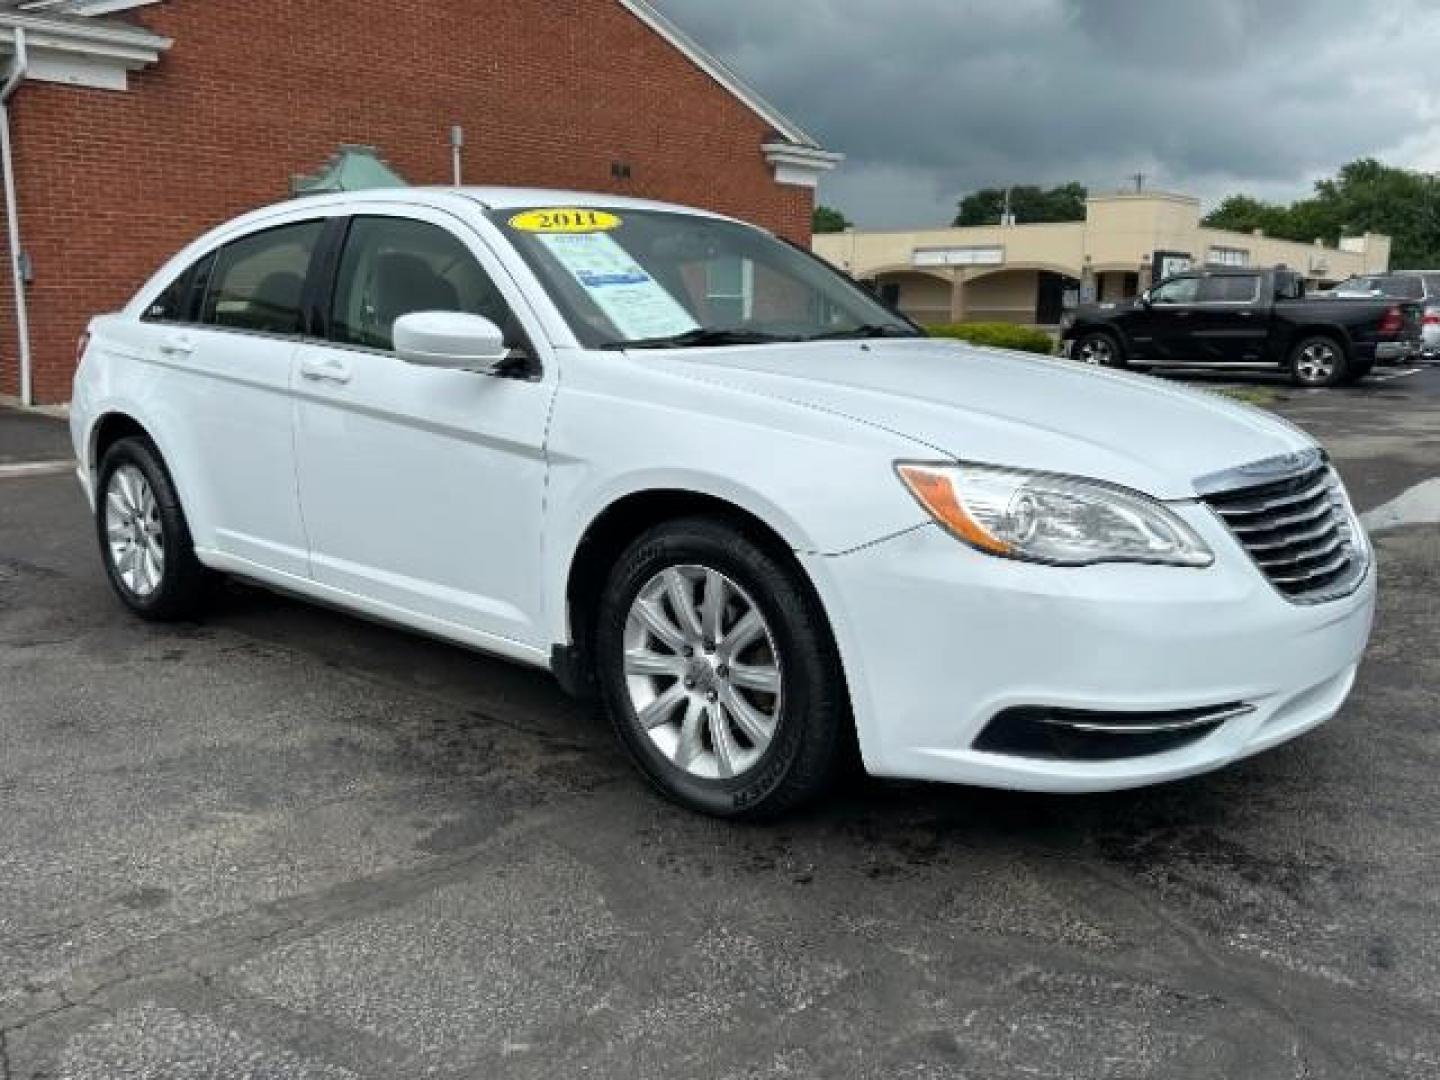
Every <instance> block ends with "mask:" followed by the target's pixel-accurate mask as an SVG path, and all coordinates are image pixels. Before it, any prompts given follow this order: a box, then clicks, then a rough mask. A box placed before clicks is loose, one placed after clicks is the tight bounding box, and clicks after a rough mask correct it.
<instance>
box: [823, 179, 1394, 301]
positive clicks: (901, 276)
mask: <svg viewBox="0 0 1440 1080" xmlns="http://www.w3.org/2000/svg"><path fill="white" fill-rule="evenodd" d="M813 244H814V249H815V252H816V254H818V255H820V256H821V257H822V258H825V259H827V260H828V261H830V262H831V263H833V264H835V265H836V266H838V267H840V268H841V269H842V270H844V271H845V272H846V273H848V274H850V275H851V276H852V277H854V278H856V279H858V280H861V281H866V282H870V283H872V284H873V285H874V287H875V288H876V289H877V291H879V292H880V293H881V295H883V296H885V297H886V299H888V300H890V301H891V302H892V303H894V304H897V305H898V306H899V307H900V309H901V310H902V311H904V312H905V313H906V314H908V315H909V316H910V317H911V318H913V319H915V320H916V321H917V322H922V323H940V322H962V321H972V322H973V321H994V322H1012V323H1025V324H1029V325H1037V326H1052V325H1054V324H1055V323H1057V322H1059V320H1060V316H1061V313H1062V311H1063V310H1064V307H1065V306H1066V305H1067V304H1071V303H1074V302H1076V301H1077V300H1079V301H1090V300H1101V301H1104V300H1118V299H1122V298H1125V297H1130V296H1134V295H1135V294H1136V293H1137V292H1139V291H1140V290H1142V289H1145V288H1148V287H1149V286H1150V285H1151V284H1153V283H1154V282H1155V281H1157V280H1159V279H1160V278H1161V277H1165V276H1168V275H1169V274H1172V273H1176V272H1178V271H1180V270H1183V269H1185V268H1187V267H1189V266H1192V265H1225V266H1266V267H1270V266H1279V265H1284V266H1288V267H1290V268H1291V269H1293V270H1299V271H1301V272H1302V273H1303V274H1304V275H1305V277H1306V280H1307V282H1308V283H1309V285H1310V286H1311V287H1312V288H1316V287H1322V286H1325V285H1330V284H1334V283H1335V282H1337V281H1341V280H1343V279H1344V278H1347V277H1350V276H1351V275H1352V274H1362V273H1373V272H1375V271H1380V270H1386V269H1388V268H1389V265H1390V238H1389V237H1388V236H1380V235H1378V234H1373V233H1367V234H1365V235H1364V236H1358V237H1346V238H1344V239H1342V240H1341V241H1340V246H1339V247H1338V248H1334V247H1327V246H1325V245H1324V244H1321V243H1320V242H1318V241H1317V242H1316V243H1314V244H1297V243H1294V242H1292V241H1289V240H1276V239H1273V238H1271V237H1268V236H1265V235H1263V234H1261V233H1258V232H1257V233H1254V234H1251V233H1237V232H1226V231H1224V230H1221V229H1206V228H1203V227H1201V225H1200V200H1199V199H1195V198H1191V197H1190V196H1188V195H1173V194H1169V193H1167V192H1160V191H1146V192H1136V193H1128V194H1117V195H1096V196H1093V197H1091V198H1090V199H1088V200H1087V201H1086V203H1085V220H1084V221H1075V222H1065V223H1058V224H1050V225H1009V226H999V225H997V226H985V227H976V228H950V229H918V230H911V231H904V232H878V231H877V232H872V231H868V230H858V229H847V230H846V231H845V232H841V233H823V234H820V235H817V236H816V237H815V239H814V241H813Z"/></svg>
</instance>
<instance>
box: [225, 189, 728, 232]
mask: <svg viewBox="0 0 1440 1080" xmlns="http://www.w3.org/2000/svg"><path fill="white" fill-rule="evenodd" d="M457 196H458V197H460V198H464V199H468V200H469V201H471V202H473V203H477V204H478V205H480V206H481V207H484V208H485V209H487V210H512V209H519V208H522V207H532V206H534V207H552V206H553V207H568V206H578V207H587V206H595V207H608V208H612V209H614V208H618V209H622V210H654V211H659V212H661V213H671V214H692V215H696V216H699V217H709V218H718V219H720V220H724V221H734V220H736V219H735V218H729V217H726V216H725V215H724V214H717V213H714V212H713V211H710V210H701V209H699V208H698V207H694V206H682V205H681V204H679V203H668V202H660V201H658V200H656V199H637V198H634V197H632V196H629V195H613V194H609V193H606V192H599V191H565V190H560V189H555V188H531V187H449V186H445V187H441V186H433V187H392V188H369V189H367V190H364V191H339V192H326V193H319V194H315V195H300V196H296V197H295V198H292V199H288V200H286V201H285V202H281V203H273V204H271V205H269V206H265V207H260V208H258V209H256V210H254V211H251V212H250V213H249V214H245V215H242V216H241V217H239V218H236V219H235V221H234V222H232V224H233V223H238V222H242V221H245V220H247V219H250V218H261V217H268V216H269V215H270V214H273V213H275V212H277V211H282V210H294V209H297V208H299V207H302V206H304V205H306V204H307V203H309V204H310V205H314V206H327V207H328V206H337V205H338V206H364V205H366V204H367V203H390V204H392V205H393V204H395V203H401V204H409V205H414V206H437V205H444V204H445V203H447V202H449V203H450V204H451V205H452V206H453V205H454V203H453V200H454V199H455V198H456V197H457Z"/></svg>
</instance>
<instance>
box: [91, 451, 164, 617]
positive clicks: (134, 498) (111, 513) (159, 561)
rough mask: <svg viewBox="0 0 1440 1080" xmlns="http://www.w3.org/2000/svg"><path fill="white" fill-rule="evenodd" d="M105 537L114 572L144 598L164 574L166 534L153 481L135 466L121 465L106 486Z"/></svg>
mask: <svg viewBox="0 0 1440 1080" xmlns="http://www.w3.org/2000/svg"><path fill="white" fill-rule="evenodd" d="M105 539H106V546H107V549H108V551H109V554H110V565H111V566H112V567H114V570H115V575H116V577H118V578H119V579H120V581H121V582H122V583H123V584H124V586H125V588H126V589H128V590H130V592H131V593H133V594H134V595H135V596H137V597H140V598H142V599H143V598H145V597H148V596H150V595H151V594H152V593H154V592H155V590H156V589H158V588H159V587H160V582H161V580H162V579H163V578H164V576H165V535H164V531H163V529H162V527H161V524H160V503H159V502H158V501H157V500H156V498H155V492H154V490H153V489H152V488H151V487H150V482H149V481H148V480H147V479H145V474H144V473H142V472H141V471H140V470H139V469H138V468H136V467H135V466H134V465H128V464H127V465H121V466H120V467H119V468H118V469H116V470H115V471H114V472H113V473H111V474H110V482H109V484H108V485H107V486H106V488H105Z"/></svg>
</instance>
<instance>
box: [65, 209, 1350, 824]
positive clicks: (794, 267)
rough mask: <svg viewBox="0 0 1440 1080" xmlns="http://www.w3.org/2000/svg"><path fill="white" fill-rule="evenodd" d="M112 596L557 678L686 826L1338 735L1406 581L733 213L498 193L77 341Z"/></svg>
mask: <svg viewBox="0 0 1440 1080" xmlns="http://www.w3.org/2000/svg"><path fill="white" fill-rule="evenodd" d="M82 356H83V359H82V362H81V364H80V367H79V371H78V374H77V375H76V378H75V388H74V401H73V407H72V412H71V424H72V428H73V434H74V441H75V449H76V453H77V455H78V459H79V463H80V464H79V477H80V481H81V483H82V484H83V485H84V488H85V491H86V493H87V495H88V496H89V498H90V502H91V505H92V507H93V508H94V513H95V529H96V533H97V537H98V541H99V548H100V554H101V557H102V559H103V562H104V567H105V571H106V573H107V575H108V577H109V580H110V583H111V585H112V586H113V587H114V589H115V592H116V593H117V594H118V595H119V597H120V599H121V600H122V601H123V602H124V604H125V605H127V606H128V607H129V608H130V609H131V610H132V611H133V612H135V613H136V614H137V615H139V616H141V617H142V618H146V619H173V618H179V617H191V616H194V615H195V614H196V613H197V612H199V611H200V610H201V609H202V608H203V605H204V602H205V599H206V596H207V588H206V586H207V579H208V578H210V576H211V575H212V574H214V573H216V572H223V573H228V574H234V575H238V576H240V577H243V578H247V579H250V580H252V581H255V582H259V583H261V584H263V585H268V586H272V587H275V588H277V589H281V590H284V591H286V592H289V593H293V594H299V595H301V596H307V597H311V598H314V599H316V600H319V601H322V602H325V603H328V604H331V605H334V606H338V607H340V608H344V609H348V610H351V611H355V612H358V613H361V614H364V615H367V616H371V617H376V618H380V619H384V620H389V621H391V622H394V623H398V624H401V625H404V626H407V627H412V628H414V629H416V630H420V631H423V632H426V633H429V634H433V635H436V636H438V637H442V638H446V639H448V640H451V641H455V642H459V643H462V644H465V645H469V646H473V647H475V648H478V649H481V650H485V651H487V652H491V653H495V654H498V655H500V656H504V657H509V658H511V659H513V660H517V661H519V662H521V663H524V664H529V665H533V666H536V667H540V668H549V669H550V670H551V671H553V672H554V673H555V674H556V676H558V677H559V679H560V680H561V682H562V683H563V684H564V685H565V686H567V687H568V688H570V689H571V690H573V691H575V692H576V693H581V694H595V695H597V696H598V699H599V701H600V702H601V703H602V705H603V707H604V709H605V711H606V712H607V713H608V714H609V716H610V718H611V720H612V721H613V723H614V724H615V727H616V729H617V731H618V733H619V736H620V738H621V740H622V742H623V743H624V745H625V746H626V747H627V748H628V750H629V752H630V753H631V755H632V756H633V757H634V759H635V761H636V762H637V763H638V765H639V767H640V769H641V770H642V771H643V772H644V773H645V775H646V776H648V777H649V778H650V779H651V780H652V781H653V782H654V783H655V784H656V785H657V786H658V787H659V788H660V789H661V790H662V791H664V792H665V793H666V794H667V795H669V796H670V797H672V798H674V799H676V800H678V801H679V802H681V803H683V804H684V805H686V806H690V807H693V808H696V809H698V810H702V811H706V812H709V813H713V814H717V815H726V816H746V815H773V814H776V813H779V812H781V811H783V810H785V809H787V808H788V807H791V806H794V805H795V804H797V803H798V802H800V801H802V800H804V799H806V798H809V797H811V796H813V795H814V794H816V793H817V792H818V791H819V790H821V788H822V787H823V786H824V784H825V782H826V780H827V779H828V778H829V777H830V776H831V775H832V774H834V772H835V771H836V769H837V768H838V767H840V766H841V764H842V763H843V762H844V760H845V758H846V756H847V754H848V753H849V752H850V749H849V748H851V747H856V746H858V752H859V756H860V758H861V760H862V761H863V763H864V765H865V767H866V768H867V769H869V771H870V772H872V773H875V774H879V775H884V776H904V777H918V778H926V779H932V780H946V781H956V782H961V783H972V784H987V785H993V786H999V787H1007V788H1021V789H1032V790H1046V791H1070V792H1078V791H1095V790H1106V789H1114V788H1124V787H1129V786H1134V785H1140V784H1147V783H1152V782H1156V781H1162V780H1170V779H1174V778H1177V777H1182V776H1187V775H1190V774H1193V773H1198V772H1202V771H1204V770H1208V769H1213V768H1216V767H1219V766H1221V765H1224V764H1226V763H1227V762H1231V761H1234V760H1236V759H1237V758H1241V757H1244V756H1246V755H1248V754H1252V753H1255V752H1256V751H1259V750H1263V749H1265V748H1266V747H1270V746H1273V745H1275V744H1276V743H1279V742H1282V741H1284V740H1286V739H1289V738H1291V737H1292V736H1295V735H1298V734H1300V733H1301V732H1303V731H1306V730H1308V729H1310V728H1312V727H1314V726H1315V725H1317V724H1319V723H1321V722H1322V721H1324V720H1326V719H1327V718H1329V717H1330V716H1331V715H1333V714H1334V713H1335V712H1336V710H1338V709H1339V708H1340V706H1341V703H1342V702H1343V701H1344V699H1345V697H1346V695H1347V693H1348V692H1349V690H1350V686H1351V683H1352V681H1353V679H1354V677H1355V670H1356V665H1357V662H1358V660H1359V657H1360V654H1361V651H1362V650H1363V648H1364V646H1365V642H1366V639H1367V636H1368V634H1369V631H1370V623H1371V615H1372V611H1373V608H1374V603H1375V574H1374V572H1373V570H1372V568H1371V564H1372V558H1371V553H1370V549H1369V547H1368V546H1367V542H1366V539H1365V535H1364V532H1363V530H1362V529H1361V528H1360V526H1359V524H1358V523H1357V521H1356V518H1355V514H1354V511H1353V510H1352V508H1351V506H1350V503H1349V501H1348V499H1347V497H1346V494H1345V489H1344V486H1343V485H1342V484H1341V482H1340V479H1339V477H1338V476H1337V475H1336V473H1335V471H1334V470H1333V469H1332V468H1331V467H1330V465H1329V464H1328V462H1327V461H1326V458H1325V455H1324V453H1323V452H1322V451H1321V450H1320V448H1319V447H1317V446H1316V445H1315V443H1314V442H1312V441H1311V440H1310V438H1309V437H1307V436H1306V435H1305V434H1304V433H1302V432H1300V431H1299V430H1297V429H1296V428H1294V427H1292V426H1290V425H1288V424H1285V423H1283V422H1281V421H1279V420H1277V419H1275V418H1273V417H1271V416H1269V415H1267V414H1265V413H1262V412H1259V411H1255V410H1252V409H1250V408H1248V407H1246V406H1243V405H1240V404H1237V403H1234V402H1229V401H1225V400H1221V399H1218V398H1216V397H1214V396H1212V395H1209V394H1203V393H1200V392H1196V391H1191V390H1187V389H1185V388H1182V387H1174V386H1167V385H1165V384H1162V383H1159V382H1156V381H1154V380H1151V379H1145V378H1140V377H1134V376H1129V375H1125V374H1123V373H1118V372H1110V371H1101V370H1095V369H1089V368H1083V367H1080V366H1079V365H1075V364H1070V363H1067V362H1065V361H1063V360H1059V359H1048V358H1041V357H1036V356H1020V355H1017V354H1012V353H1007V352H1003V351H996V350H989V349H981V348H977V347H974V346H970V345H966V344H963V343H960V342H956V341H946V340H934V339H928V338H926V337H924V336H923V332H922V331H920V330H919V329H918V328H917V327H915V326H914V325H913V324H911V323H910V322H908V321H907V320H906V319H904V318H903V317H902V316H899V315H896V314H894V313H892V312H890V311H888V310H887V309H885V308H884V307H883V306H882V305H881V304H879V303H878V302H877V301H876V300H875V299H874V298H873V297H871V296H870V295H868V294H867V293H866V292H865V291H864V290H862V289H861V288H859V287H858V286H856V285H855V284H854V283H853V282H851V281H850V280H849V279H848V278H846V277H844V276H843V275H841V274H839V273H838V272H836V271H834V270H833V269H832V268H830V267H829V266H827V265H826V264H824V263H822V262H821V261H819V260H818V259H816V258H814V257H813V256H811V255H809V254H808V253H805V252H803V251H801V250H799V249H797V248H795V247H793V246H791V245H789V244H786V243H783V242H781V241H780V240H778V239H776V238H775V237H773V236H771V235H770V234H768V233H766V232H764V231H762V230H759V229H756V228H753V227H751V226H748V225H744V224H742V223H740V222H737V221H733V220H730V219H727V218H724V217H719V216H717V215H714V214H710V213H705V212H702V211H698V210H688V209H684V208H682V207H676V206H669V205H665V204H661V203H654V202H648V201H642V200H635V199H624V198H620V197H616V196H608V195H577V194H573V193H570V194H567V193H555V192H545V191H532V190H509V189H500V188H472V189H456V190H442V189H418V188H417V189H407V190H387V191H383V192H371V193H363V194H348V195H335V196H317V197H312V198H307V199H304V200H299V201H293V202H289V203H286V204H284V205H281V206H276V207H272V208H269V209H265V210H260V211H257V212H255V213H251V214H248V215H246V216H244V217H241V218H239V219H237V220H235V221H233V222H231V223H229V224H227V225H224V226H221V227H220V228H218V229H216V230H215V231H213V232H211V233H208V234H207V235H205V236H204V237H202V238H201V239H199V240H197V241H196V242H195V243H193V244H191V245H190V246H189V247H187V248H185V250H183V251H182V252H180V253H179V254H178V255H177V256H175V258H174V259H172V260H171V261H170V262H169V263H168V264H167V265H166V266H165V267H164V268H163V269H161V270H160V271H159V273H158V274H157V275H156V276H155V278H154V279H153V280H152V281H151V282H149V283H148V284H147V285H145V286H144V287H143V288H142V289H141V290H140V292H139V293H138V294H137V295H136V296H135V297H134V299H133V300H131V301H130V302H129V303H128V304H127V305H126V306H125V307H124V309H123V310H121V311H119V312H116V313H114V314H108V315H103V316H100V317H97V318H95V319H94V320H93V321H92V322H91V324H90V328H89V333H88V337H87V339H86V340H85V341H84V342H82Z"/></svg>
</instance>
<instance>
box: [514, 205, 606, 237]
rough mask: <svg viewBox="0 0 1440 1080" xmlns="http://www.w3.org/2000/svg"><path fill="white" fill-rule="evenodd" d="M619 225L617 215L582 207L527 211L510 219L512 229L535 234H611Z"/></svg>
mask: <svg viewBox="0 0 1440 1080" xmlns="http://www.w3.org/2000/svg"><path fill="white" fill-rule="evenodd" d="M619 225H620V218H619V217H618V216H616V215H615V214H611V213H607V212H606V211H604V210H586V209H584V208H581V207H556V208H552V209H547V210H526V211H525V212H524V213H523V214H516V215H515V216H514V217H512V218H511V219H510V227H511V228H512V229H517V230H519V231H520V232H534V233H589V232H609V231H610V230H611V229H614V228H618V227H619Z"/></svg>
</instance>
